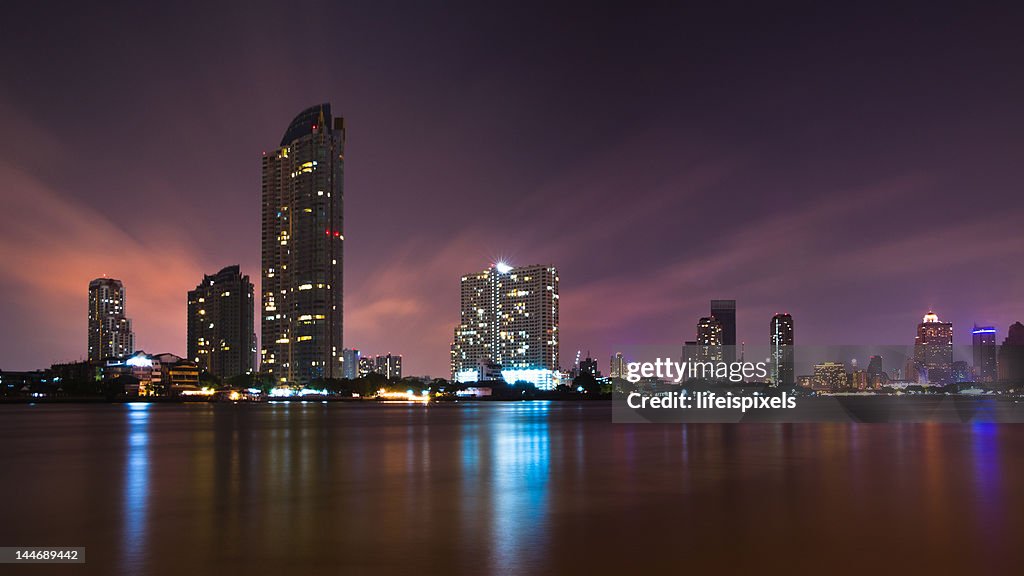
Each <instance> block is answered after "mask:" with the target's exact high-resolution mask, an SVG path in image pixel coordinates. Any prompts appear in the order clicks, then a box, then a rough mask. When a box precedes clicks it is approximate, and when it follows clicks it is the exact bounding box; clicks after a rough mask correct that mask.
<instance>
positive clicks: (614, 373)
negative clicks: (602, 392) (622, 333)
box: [608, 352, 629, 378]
mask: <svg viewBox="0 0 1024 576" xmlns="http://www.w3.org/2000/svg"><path fill="white" fill-rule="evenodd" d="M628 375H629V370H628V369H627V368H626V359H625V358H623V356H622V352H616V353H615V354H613V355H612V357H611V360H610V361H609V362H608V376H609V377H610V378H625V377H626V376H628Z"/></svg>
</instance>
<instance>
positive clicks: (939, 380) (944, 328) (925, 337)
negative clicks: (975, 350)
mask: <svg viewBox="0 0 1024 576" xmlns="http://www.w3.org/2000/svg"><path fill="white" fill-rule="evenodd" d="M914 364H915V365H916V368H917V370H919V371H920V370H921V369H924V370H927V374H928V383H929V384H946V383H948V382H949V381H950V380H951V378H952V373H953V324H952V323H951V322H940V321H939V316H938V315H937V314H936V313H934V312H928V313H927V314H925V315H924V318H923V319H922V320H921V323H920V324H918V325H917V337H915V338H914Z"/></svg>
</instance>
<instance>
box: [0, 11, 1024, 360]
mask: <svg viewBox="0 0 1024 576" xmlns="http://www.w3.org/2000/svg"><path fill="white" fill-rule="evenodd" d="M22 4H23V5H22V6H5V8H4V14H3V17H2V20H3V23H2V24H0V27H2V33H0V63H2V70H3V80H2V82H0V134H2V136H3V137H2V138H0V198H2V209H0V301H2V302H3V305H2V310H3V329H2V330H0V368H2V369H7V370H19V369H33V368H40V367H46V366H49V365H50V363H52V362H54V361H69V360H76V359H80V358H82V357H84V355H85V353H86V292H87V285H88V282H89V280H90V279H92V278H94V277H98V276H102V275H104V274H105V275H108V276H111V277H115V278H120V279H122V280H124V282H125V284H126V287H127V293H128V301H127V311H128V315H129V317H131V318H132V319H133V321H134V328H135V334H136V348H141V349H144V350H146V351H147V352H150V353H157V352H165V351H167V352H173V353H177V354H183V353H184V352H185V307H186V306H185V305H186V292H187V291H188V290H189V289H191V288H194V287H195V285H196V283H197V282H198V281H199V280H200V279H201V278H202V275H203V274H204V273H213V272H216V271H217V270H218V269H220V268H221V267H223V266H226V265H230V264H236V263H237V264H240V265H241V267H242V270H243V272H244V273H246V274H248V275H249V276H250V278H251V279H252V280H253V282H254V283H256V284H257V291H258V282H259V275H260V274H259V270H260V246H259V242H260V220H259V217H260V156H261V153H262V152H263V151H267V150H270V149H272V148H273V147H274V146H275V145H276V144H277V143H278V141H279V140H280V138H281V135H282V134H283V132H284V129H285V128H286V127H287V124H288V122H289V121H290V120H291V118H292V117H293V116H294V115H295V114H296V113H298V112H299V111H301V110H302V109H303V108H305V107H307V106H310V105H314V104H317V103H320V102H324V101H329V102H331V103H332V107H333V109H334V111H335V113H336V114H340V115H343V116H345V117H346V120H347V123H348V141H347V149H346V166H345V168H346V177H345V209H346V222H345V226H346V243H345V250H346V267H345V308H346V310H345V314H346V319H345V343H346V345H347V346H349V347H356V348H360V349H361V350H362V351H363V352H364V353H371V354H375V353H386V352H389V351H390V352H394V353H401V354H404V355H405V372H406V373H407V374H410V373H411V374H431V375H435V376H445V375H447V371H448V359H449V356H448V349H449V343H450V341H451V337H452V329H453V327H454V325H455V323H456V322H457V320H458V299H459V290H458V289H459V277H460V276H461V275H462V274H465V273H469V272H472V271H476V270H481V269H483V268H485V267H487V266H488V265H489V264H490V263H491V262H493V261H495V260H496V259H499V258H503V259H507V260H508V261H509V262H511V263H512V264H515V265H522V264H533V263H544V264H548V263H550V264H554V265H556V266H557V267H558V268H559V271H560V276H561V298H562V309H561V329H562V332H563V340H562V365H563V367H568V366H569V365H570V364H571V363H572V361H573V357H574V355H575V353H576V350H577V349H583V351H584V353H585V352H586V351H587V350H588V349H589V350H591V351H592V352H593V354H594V356H595V357H597V358H598V359H599V360H600V362H601V368H602V370H606V369H607V365H606V363H607V358H608V355H609V354H610V353H611V352H613V351H614V350H615V349H616V348H617V347H619V346H623V345H630V344H636V343H666V342H672V343H675V342H678V343H682V341H684V340H688V339H693V337H694V332H695V325H696V322H697V319H698V318H699V317H700V316H703V315H707V313H708V301H709V300H710V299H711V298H735V299H736V300H737V301H738V326H739V329H738V331H739V337H740V339H741V340H744V341H746V342H747V343H749V344H756V345H765V344H767V339H768V324H769V319H770V317H771V315H772V314H773V313H774V312H780V311H787V312H790V313H791V314H793V317H794V322H795V325H796V340H797V344H801V343H805V344H806V343H816V344H822V343H829V344H911V343H912V342H913V335H914V330H915V325H916V323H917V322H919V321H920V318H921V316H922V315H923V314H924V313H925V312H926V311H927V310H928V309H934V310H935V311H936V312H938V314H939V315H940V317H941V318H942V319H944V320H951V321H953V322H954V328H955V334H956V341H957V343H961V344H962V343H967V342H969V339H970V334H969V328H970V326H971V324H973V323H975V322H977V323H985V324H994V325H996V326H997V327H998V329H999V335H998V336H999V339H1000V341H1001V340H1002V338H1003V337H1004V336H1005V330H1006V327H1007V325H1008V324H1010V323H1012V322H1013V321H1015V320H1024V267H1022V266H1021V264H1022V262H1024V238H1022V231H1024V222H1022V219H1021V208H1022V207H1024V194H1022V191H1024V190H1022V188H1024V177H1022V171H1024V74H1022V69H1024V34H1022V33H1021V30H1022V29H1024V28H1022V16H1024V13H1022V11H1021V9H1019V8H1017V9H1016V10H1017V12H1016V13H1013V12H1011V11H1010V10H1014V8H1006V9H1003V10H995V9H992V8H984V7H980V6H975V5H974V3H963V5H962V6H960V7H955V8H953V7H939V6H935V5H932V4H933V3H927V4H925V3H922V4H920V5H918V6H910V5H907V6H904V7H901V8H893V7H887V8H870V7H867V6H864V5H863V3H855V4H856V6H846V7H843V6H842V5H841V4H838V3H837V5H829V6H827V7H826V6H825V4H826V3H816V4H810V3H809V4H806V5H790V6H789V7H780V6H777V5H775V4H774V3H771V5H769V4H768V3H766V4H765V5H764V6H762V7H761V8H755V9H751V7H750V6H740V5H736V6H728V5H723V4H720V3H702V7H701V8H699V9H684V8H679V7H674V8H669V7H663V8H659V9H654V8H649V9H644V8H641V7H638V6H636V5H635V3H623V4H621V5H619V6H609V7H607V8H598V7H595V6H592V5H588V4H579V5H577V6H575V7H571V6H563V7H560V8H552V7H550V6H547V5H546V3H540V4H531V3H524V2H517V3H514V4H512V5H507V6H505V7H503V8H501V9H496V8H493V7H483V6H480V5H478V3H465V4H458V5H457V4H450V5H447V6H440V5H434V4H433V3H413V2H405V3H388V2H365V3H360V4H352V5H348V4H347V3H326V2H325V3H323V4H319V5H317V4H311V5H305V4H299V3H294V2H274V3H270V4H264V3H261V2H244V3H238V4H237V5H236V6H235V7H233V8H225V7H207V6H203V7H202V8H201V9H200V7H199V6H198V5H197V6H195V7H193V8H188V9H186V8H183V5H184V4H179V3H161V4H154V5H150V4H148V3H145V4H141V3H140V4H135V3H127V4H125V5H123V6H116V7H114V6H109V7H100V6H96V5H93V4H92V3H68V4H60V5H48V4H49V3H46V2H38V3H27V2H26V3H22ZM711 4H714V6H711ZM847 4H849V3H847ZM1007 6H1009V4H1007ZM258 330H259V329H258V324H257V332H258Z"/></svg>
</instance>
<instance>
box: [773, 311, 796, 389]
mask: <svg viewBox="0 0 1024 576" xmlns="http://www.w3.org/2000/svg"><path fill="white" fill-rule="evenodd" d="M770 337H771V357H770V360H771V370H772V371H771V377H772V383H773V384H775V385H776V386H793V385H795V384H796V368H795V366H794V357H793V317H792V316H790V315H789V314H776V315H775V316H772V321H771V330H770Z"/></svg>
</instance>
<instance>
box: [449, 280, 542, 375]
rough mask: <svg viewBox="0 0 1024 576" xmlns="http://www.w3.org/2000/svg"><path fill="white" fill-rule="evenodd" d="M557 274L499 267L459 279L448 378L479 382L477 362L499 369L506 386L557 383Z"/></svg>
mask: <svg viewBox="0 0 1024 576" xmlns="http://www.w3.org/2000/svg"><path fill="white" fill-rule="evenodd" d="M558 309H559V298H558V272H557V271H556V270H555V267H554V266H545V265H532V266H522V267H519V268H513V267H511V266H508V265H506V264H504V263H498V264H495V265H494V266H492V267H490V268H488V269H487V270H484V271H482V272H477V273H473V274H468V275H466V276H463V277H462V280H461V306H460V318H459V324H458V325H457V326H456V327H455V337H454V340H453V342H452V378H453V379H455V380H457V381H459V382H477V381H479V380H480V369H479V366H480V362H481V360H486V361H488V362H493V363H495V364H498V365H500V366H501V370H502V376H503V378H504V379H505V381H506V382H510V383H511V382H518V381H526V382H530V383H532V384H534V385H536V386H537V387H538V388H541V389H550V388H554V387H555V386H556V385H557V384H558V381H559V371H558V367H559V337H560V335H559V332H558Z"/></svg>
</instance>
